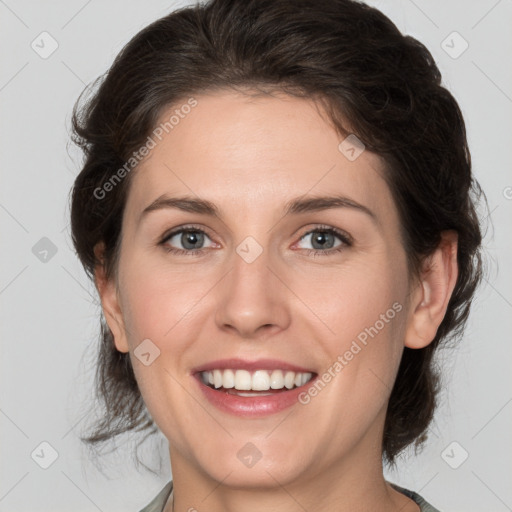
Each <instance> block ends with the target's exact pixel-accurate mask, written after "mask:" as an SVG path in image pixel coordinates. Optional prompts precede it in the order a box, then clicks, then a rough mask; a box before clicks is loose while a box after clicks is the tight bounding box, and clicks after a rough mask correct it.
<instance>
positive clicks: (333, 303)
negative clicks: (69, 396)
mask: <svg viewBox="0 0 512 512" xmlns="http://www.w3.org/2000/svg"><path fill="white" fill-rule="evenodd" d="M440 81H441V77H440V74H439V71H438V69H437V67H436V65H435V63H434V61H433V59H432V56H431V55H430V53H429V52H428V51H427V50H426V49H425V47H424V46H423V45H421V44H420V43H419V42H418V41H416V40H414V39H412V38H410V37H408V36H403V35H401V34H400V33H399V31H398V30H397V28H396V27H395V26H394V25H393V24H392V22H391V21H390V20H389V19H387V18H386V17H385V16H384V15H383V14H381V13H380V12H379V11H377V10H375V9H373V8H370V7H368V6H366V5H363V4H360V3H357V2H354V1H352V0H297V1H284V0H277V1H276V0H252V1H251V0H249V1H247V0H213V1H211V2H209V3H207V4H206V5H198V6H196V7H193V8H187V9H182V10H180V11H176V12H173V13H171V14H170V15H168V16H166V17H164V18H162V19H160V20H157V21H156V22H154V23H152V24H151V25H150V26H148V27H146V28H145V29H144V30H142V31H141V32H140V33H139V34H137V35H136V36H135V37H134V38H133V39H132V40H131V41H130V42H129V43H128V45H127V46H126V47H125V48H124V49H123V50H122V52H121V53H120V54H119V55H118V57H117V58H116V60H115V62H114V64H113V65H112V67H111V69H110V70H109V72H108V74H107V76H106V77H105V79H104V80H103V82H102V84H101V86H100V87H99V89H98V90H97V91H96V92H95V94H94V95H93V97H92V98H91V99H90V101H89V102H88V103H87V104H86V105H85V106H79V105H78V104H77V106H76V109H75V112H74V122H73V127H74V130H75V141H76V143H77V144H79V145H80V146H81V147H82V149H83V150H84V152H85V155H86V160H85V163H84V166H83V169H82V171H81V173H80V174H79V176H78V177H77V179H76V182H75V185H74V188H73V194H72V205H71V208H72V211H71V217H72V233H73V242H74V245H75V248H76V251H77V254H78V256H79V258H80V259H81V261H82V263H83V265H84V267H85V269H86V271H87V272H88V274H89V276H90V277H91V278H93V279H94V281H95V284H96V287H97V289H98V293H99V296H100V298H101V303H102V308H103V313H104V319H102V324H101V325H102V344H101V349H100V354H99V361H98V386H99V389H100V390H101V393H102V395H103V398H104V401H105V404H106V416H105V417H104V419H103V421H102V422H101V423H100V424H99V425H98V426H97V428H96V430H95V431H94V432H93V433H91V435H90V436H88V437H87V438H86V440H87V441H88V442H89V443H98V442H102V441H105V440H108V439H110V438H112V437H114V436H116V435H118V434H120V433H122V432H127V431H131V430H144V429H153V430H154V429H155V425H156V427H158V429H160V430H161V432H162V433H163V434H164V435H165V437H166V438H167V439H168V441H169V455H170V461H171V468H172V475H173V480H172V482H169V484H168V485H167V486H166V487H165V488H164V489H162V492H161V493H159V495H158V496H157V497H156V498H155V499H154V500H153V502H152V503H151V504H149V505H148V506H147V507H146V508H145V509H144V512H150V511H159V512H160V511H163V512H170V511H172V510H174V511H176V512H177V511H186V510H189V511H192V510H198V511H201V510H208V511H209V512H213V511H234V510H244V511H251V510H273V511H296V510H308V511H313V510H329V511H331V510H332V511H337V512H340V511H349V510H350V511H353V510H379V511H398V510H400V511H402V512H409V511H410V512H413V511H418V510H421V511H423V512H425V511H435V510H436V509H435V508H434V507H433V506H432V505H430V504H429V503H427V502H426V501H425V500H424V499H423V498H422V497H421V496H419V495H418V494H416V493H414V492H412V491H410V490H407V489H403V488H401V487H399V486H397V485H395V484H392V483H390V482H387V481H386V480H385V479H384V476H383V461H384V462H385V463H388V464H393V462H394V461H395V459H396V456H397V454H398V453H400V452H401V451H402V450H403V449H404V448H405V447H406V446H409V445H411V444H412V443H415V444H416V445H420V444H421V443H422V442H423V440H424V439H425V433H426V431H427V428H428V426H429V424H430V421H431V419H432V417H433V413H434V409H435V405H436V394H437V391H438V388H439V386H438V377H437V374H436V373H435V371H434V368H433V366H432V357H433V354H434V353H435V351H436V349H437V348H438V347H439V346H440V344H442V343H443V342H445V341H446V340H447V339H448V338H449V337H451V336H453V335H455V334H461V332H462V329H463V326H464V323H465V321H466V319H467V316H468V313H469V308H470V304H471V299H472V297H473V294H474V291H475V289H476V287H477V284H478V282H479V279H480V255H479V254H480V253H479V251H480V244H481V234H480V227H479V223H478V219H477V216H476V213H475V204H476V200H477V196H478V193H479V188H478V185H477V183H476V182H475V181H474V179H473V177H472V174H471V165H470V156H469V151H468V147H467V142H466V135H465V127H464V121H463V118H462V115H461V112H460V110H459V107H458V105H457V103H456V101H455V100H454V98H453V97H452V96H451V94H450V93H449V92H448V91H447V90H446V89H445V88H443V87H442V86H441V84H440Z"/></svg>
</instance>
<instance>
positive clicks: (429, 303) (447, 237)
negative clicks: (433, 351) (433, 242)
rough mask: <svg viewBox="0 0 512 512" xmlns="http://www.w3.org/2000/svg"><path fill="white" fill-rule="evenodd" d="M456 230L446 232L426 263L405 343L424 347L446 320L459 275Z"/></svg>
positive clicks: (410, 314)
mask: <svg viewBox="0 0 512 512" xmlns="http://www.w3.org/2000/svg"><path fill="white" fill-rule="evenodd" d="M457 240H458V236H457V233H456V232H455V231H452V230H450V231H444V232H443V233H442V234H441V242H440V244H439V246H438V247H437V249H436V250H435V251H434V253H433V254H432V255H431V256H429V257H428V258H427V259H426V261H425V262H424V265H423V269H422V272H421V276H420V281H419V283H418V285H417V287H416V288H415V290H414V291H413V292H412V293H411V302H410V307H409V319H408V324H407V328H406V333H405V346H406V347H409V348H424V347H426V346H427V345H428V344H429V343H431V342H432V340H433V339H434V338H435V336H436V333H437V329H438V328H439V325H440V324H441V322H442V321H443V318H444V315H445V314H446V309H447V307H448V302H449V301H450V297H451V295H452V292H453V289H454V288H455V283H456V281H457V275H458V264H457Z"/></svg>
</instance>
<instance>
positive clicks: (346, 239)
mask: <svg viewBox="0 0 512 512" xmlns="http://www.w3.org/2000/svg"><path fill="white" fill-rule="evenodd" d="M317 231H318V232H321V233H326V234H332V235H335V236H337V237H338V238H339V239H340V240H341V242H342V244H341V245H339V246H338V247H336V248H333V249H328V250H326V251H321V250H318V249H303V250H304V251H306V254H307V255H308V256H313V257H316V256H329V255H332V254H334V253H339V252H341V251H342V250H344V249H345V248H346V247H351V246H352V239H351V237H350V236H349V235H348V234H347V233H345V232H343V231H340V230H338V229H336V228H333V227H330V226H322V225H319V226H316V227H315V228H313V229H311V230H309V231H308V232H306V233H304V234H303V235H302V236H301V237H300V239H299V240H302V239H303V238H305V237H306V236H308V235H310V234H311V233H315V232H317ZM179 233H202V234H204V235H206V236H208V233H206V231H204V230H203V229H200V228H198V227H196V226H193V225H190V226H182V227H180V228H179V229H176V230H175V231H172V232H170V233H168V234H166V235H164V238H163V239H162V240H161V241H160V242H159V243H158V245H161V246H162V247H163V249H164V250H165V251H166V252H168V253H173V254H178V255H184V256H201V255H202V254H203V253H204V252H205V251H206V250H207V249H195V250H194V249H189V250H186V249H176V248H174V247H170V246H168V245H166V244H167V241H168V240H170V239H171V238H172V237H173V236H174V235H177V234H179ZM208 238H210V237H209V236H208Z"/></svg>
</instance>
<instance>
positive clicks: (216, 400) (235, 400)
mask: <svg viewBox="0 0 512 512" xmlns="http://www.w3.org/2000/svg"><path fill="white" fill-rule="evenodd" d="M194 377H195V380H196V381H197V383H198V384H199V387H200V388H201V391H202V392H203V394H204V396H205V397H206V398H207V399H208V401H209V402H210V403H211V404H213V405H215V406H216V407H217V408H218V409H220V410H221V411H224V412H228V413H230V414H234V415H236V416H244V417H249V418H256V417H262V416H268V415H270V414H275V413H277V412H280V411H283V410H284V409H287V408H288V407H291V406H292V405H293V404H296V403H299V395H300V394H301V393H303V392H304V391H306V390H307V389H308V388H309V387H310V386H311V384H312V383H313V382H314V380H315V379H316V377H318V376H317V375H315V377H313V378H312V379H311V380H310V381H309V382H307V383H306V384H304V385H303V386H300V387H298V388H293V389H289V390H287V391H280V392H279V393H274V394H272V395H265V396H253V397H252V396H237V395H231V394H230V393H226V392H225V391H216V390H214V389H212V388H211V387H209V386H207V385H206V384H204V383H203V381H202V379H201V375H200V374H196V375H195V376H194Z"/></svg>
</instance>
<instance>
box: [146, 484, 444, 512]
mask: <svg viewBox="0 0 512 512" xmlns="http://www.w3.org/2000/svg"><path fill="white" fill-rule="evenodd" d="M390 485H391V486H392V487H393V488H394V489H395V490H397V491H398V492H401V493H402V494H405V496H407V497H408V498H410V499H411V500H412V501H414V502H415V503H416V504H417V505H418V506H419V507H420V510H421V512H439V510H437V508H434V507H433V506H432V505H430V503H427V502H426V501H425V500H424V499H423V498H422V497H421V496H420V495H419V494H416V493H415V492H413V491H409V490H408V489H404V488H403V487H399V486H398V485H396V484H393V483H391V482H390ZM171 493H172V480H171V481H170V482H168V483H167V484H166V485H165V487H164V488H163V489H162V490H161V491H160V492H159V493H158V494H157V495H156V497H155V498H154V499H153V501H152V502H151V503H149V504H148V505H146V506H145V507H144V508H143V509H142V510H141V511H140V512H163V510H164V507H165V504H166V503H167V500H168V499H169V496H170V495H171Z"/></svg>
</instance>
